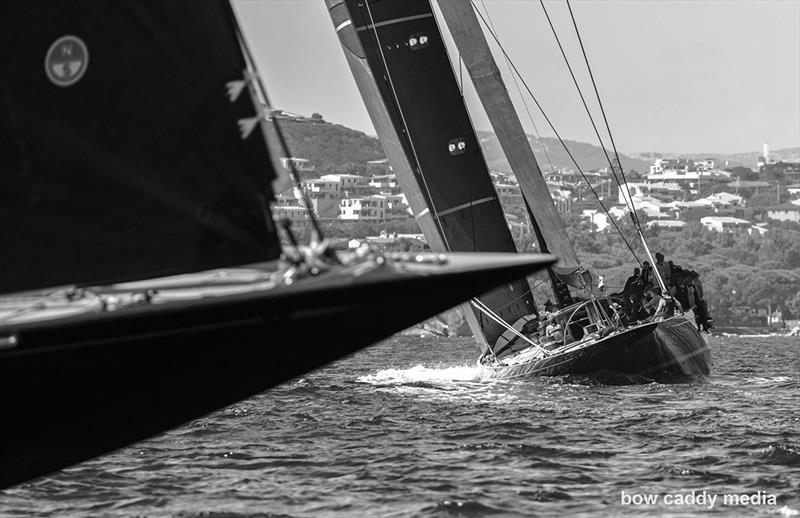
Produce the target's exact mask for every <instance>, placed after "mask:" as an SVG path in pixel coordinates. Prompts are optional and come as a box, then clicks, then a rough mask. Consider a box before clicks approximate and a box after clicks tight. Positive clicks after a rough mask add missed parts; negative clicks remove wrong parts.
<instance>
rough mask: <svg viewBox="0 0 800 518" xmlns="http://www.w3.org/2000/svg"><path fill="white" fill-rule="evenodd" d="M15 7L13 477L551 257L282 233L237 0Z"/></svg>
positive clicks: (412, 319) (7, 117) (7, 92)
mask: <svg viewBox="0 0 800 518" xmlns="http://www.w3.org/2000/svg"><path fill="white" fill-rule="evenodd" d="M0 17H2V19H3V20H4V22H5V23H4V24H3V31H0V121H1V122H2V134H3V138H2V140H0V223H1V224H0V242H2V246H3V253H2V266H1V267H0V394H2V409H3V426H2V427H0V487H6V486H9V485H13V484H17V483H20V482H23V481H25V480H29V479H31V478H33V477H36V476H40V475H43V474H46V473H48V472H50V471H53V470H56V469H59V468H62V467H65V466H68V465H70V464H73V463H76V462H80V461H82V460H85V459H88V458H90V457H93V456H96V455H99V454H101V453H104V452H107V451H110V450H113V449H116V448H119V447H121V446H124V445H127V444H130V443H133V442H135V441H137V440H140V439H143V438H146V437H148V436H151V435H153V434H156V433H159V432H162V431H164V430H167V429H169V428H171V427H175V426H177V425H180V424H182V423H185V422H187V421H189V420H191V419H194V418H197V417H200V416H202V415H204V414H207V413H208V412H211V411H213V410H216V409H219V408H221V407H223V406H225V405H229V404H231V403H234V402H235V401H238V400H241V399H243V398H246V397H249V396H251V395H253V394H256V393H258V392H261V391H264V390H265V389H267V388H269V387H271V386H274V385H276V384H278V383H281V382H283V381H286V380H288V379H291V378H292V377H295V376H297V375H299V374H302V373H304V372H307V371H309V370H311V369H314V368H316V367H319V366H321V365H324V364H326V363H328V362H330V361H333V360H335V359H338V358H341V357H343V356H345V355H347V354H350V353H352V352H354V351H357V350H358V349H360V348H362V347H365V346H367V345H369V344H371V343H373V342H375V341H377V340H380V339H382V338H384V337H387V336H389V335H390V334H392V333H395V332H397V331H400V330H402V329H404V328H406V327H408V326H410V325H412V324H414V323H416V322H418V321H420V320H423V319H425V318H428V317H430V316H432V315H434V314H436V313H439V312H441V311H443V310H445V309H447V308H449V307H452V306H453V305H455V304H458V303H461V302H463V301H465V300H468V299H469V298H470V297H472V296H475V295H478V294H480V293H482V292H485V291H487V290H489V289H491V288H493V287H495V286H498V285H505V284H506V283H509V282H516V281H515V279H517V278H519V277H521V276H524V275H525V274H527V273H530V272H532V271H535V270H536V269H539V268H541V267H543V266H546V265H548V264H550V263H552V261H553V258H552V257H550V256H546V255H539V256H534V257H530V256H519V255H509V254H496V255H486V254H484V255H478V254H460V255H459V254H454V255H446V254H439V253H429V254H414V255H410V256H388V255H381V254H378V253H375V252H374V251H371V250H368V249H364V250H360V251H358V252H357V253H351V254H337V253H335V252H333V251H331V250H330V249H328V248H327V247H326V242H325V240H324V238H323V236H321V234H320V233H319V231H318V229H317V231H316V235H317V239H316V241H315V242H314V243H313V245H314V246H313V247H312V248H311V249H310V250H303V249H301V248H300V247H298V246H297V243H296V242H294V243H293V244H291V245H285V246H282V245H281V242H280V239H279V234H278V230H277V229H276V224H275V222H274V221H273V219H272V216H271V213H270V207H269V204H270V201H271V200H273V198H274V189H273V183H274V182H276V181H277V180H278V179H279V176H280V175H279V171H280V169H279V166H277V165H276V164H275V162H276V160H277V158H279V157H280V156H281V154H284V155H285V156H291V154H289V153H288V152H287V149H286V148H285V146H284V145H283V144H285V143H282V142H281V140H282V137H281V136H280V132H279V131H278V132H277V137H276V132H275V131H274V130H275V129H278V128H277V127H275V128H273V127H271V126H270V124H271V123H270V121H268V120H267V119H268V113H269V112H268V107H265V103H266V101H267V97H266V91H265V90H264V89H263V87H262V85H261V82H260V80H259V79H258V73H257V71H256V70H255V67H254V64H253V61H252V59H251V57H250V55H249V53H248V51H247V46H246V44H245V40H244V37H243V35H242V34H241V32H240V29H239V24H238V22H237V20H236V17H235V14H234V11H233V9H232V7H231V5H230V4H229V2H228V1H226V0H214V1H211V0H209V1H205V2H190V1H188V0H180V1H172V2H158V3H156V2H145V1H136V0H127V1H124V2H105V1H100V0H97V1H88V2H81V3H79V4H75V3H73V2H67V1H61V0H59V1H52V0H32V1H28V2H4V3H3V5H2V7H1V8H0ZM281 148H282V149H281ZM294 179H295V181H297V180H298V178H297V177H296V176H295V178H294ZM309 218H310V221H311V224H314V220H313V214H309ZM288 231H289V236H288V237H289V241H290V242H291V241H292V240H293V237H292V236H291V230H290V229H289V230H288ZM422 293H425V296H424V297H421V296H420V294H422ZM387 294H391V295H390V296H387Z"/></svg>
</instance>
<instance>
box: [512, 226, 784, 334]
mask: <svg viewBox="0 0 800 518" xmlns="http://www.w3.org/2000/svg"><path fill="white" fill-rule="evenodd" d="M641 219H642V221H645V217H644V215H641ZM565 220H566V221H565V222H566V224H567V232H568V233H569V234H570V236H571V237H572V242H573V243H574V245H575V248H576V251H577V252H578V255H579V256H580V257H581V259H582V261H583V263H584V265H585V266H587V267H589V268H590V269H591V270H592V272H593V273H594V275H595V277H596V276H597V275H603V276H604V280H605V285H606V286H607V287H608V289H609V290H610V291H612V292H613V291H621V290H622V287H623V286H624V285H625V280H626V279H627V278H628V277H629V276H630V275H632V273H633V269H634V268H635V267H638V266H639V264H638V263H637V262H636V260H635V259H634V258H633V254H631V252H630V250H629V249H628V248H627V246H626V245H625V244H624V243H623V241H622V239H621V238H620V237H619V234H618V233H617V232H616V231H615V230H613V229H610V230H609V229H607V230H605V231H603V232H596V231H595V232H593V231H592V230H591V227H590V225H589V223H588V222H587V221H585V220H581V219H579V218H577V217H575V216H567V217H566V218H565ZM621 223H622V225H621V228H622V231H623V233H624V234H625V236H626V238H627V239H628V242H629V243H630V244H631V247H632V248H633V249H634V251H635V252H636V255H637V256H638V257H639V259H640V260H641V261H645V260H647V256H646V255H645V253H644V250H643V247H642V245H641V243H640V242H639V240H638V239H637V238H636V234H635V233H634V231H633V228H632V226H631V225H630V222H629V221H622V222H621ZM645 236H646V238H647V243H648V246H649V247H650V250H651V251H652V253H653V254H655V253H656V252H661V253H663V254H664V256H665V257H666V259H667V260H671V261H673V263H674V264H676V265H678V266H680V267H681V268H684V269H688V270H694V271H696V272H697V273H699V274H700V278H701V279H702V281H703V284H704V286H705V292H706V293H705V296H706V299H707V301H708V303H709V306H710V308H711V310H712V311H713V313H714V317H715V318H716V319H717V321H718V323H720V324H721V325H735V324H736V322H735V320H736V319H737V318H739V317H740V315H741V312H737V311H735V310H734V308H743V307H749V308H753V309H764V310H773V311H774V310H776V309H780V310H782V311H783V312H784V319H790V318H800V225H799V224H796V223H778V224H772V225H770V227H769V230H768V231H767V232H766V233H765V234H763V235H759V234H758V233H757V232H754V233H753V234H748V233H747V231H745V230H742V231H739V232H726V233H720V232H713V231H710V230H708V229H706V228H705V227H703V226H702V225H701V224H700V223H699V222H691V223H689V224H688V225H687V226H686V227H684V229H682V230H681V231H677V232H676V231H669V230H658V229H651V230H648V231H646V233H645ZM525 240H526V241H525V242H524V243H522V244H523V246H528V247H529V249H533V246H532V245H531V243H532V242H533V237H532V236H526V237H525Z"/></svg>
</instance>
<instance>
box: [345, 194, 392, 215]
mask: <svg viewBox="0 0 800 518" xmlns="http://www.w3.org/2000/svg"><path fill="white" fill-rule="evenodd" d="M339 218H340V219H348V220H363V221H383V220H384V219H386V198H384V197H383V196H380V195H373V196H365V197H363V198H343V199H342V200H340V201H339Z"/></svg>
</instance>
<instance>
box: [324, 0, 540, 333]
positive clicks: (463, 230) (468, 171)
mask: <svg viewBox="0 0 800 518" xmlns="http://www.w3.org/2000/svg"><path fill="white" fill-rule="evenodd" d="M326 2H327V4H328V7H329V9H330V14H331V18H332V19H333V22H334V26H335V27H336V30H337V33H338V35H339V38H340V41H341V43H342V47H343V48H344V51H345V55H346V57H347V61H348V63H349V64H350V68H351V70H352V72H353V75H354V76H355V78H356V83H357V84H358V87H359V90H360V92H361V95H362V97H363V98H364V101H365V103H366V105H367V110H368V111H369V114H370V117H371V118H372V121H373V124H374V126H375V129H376V130H377V132H378V136H379V137H380V139H381V143H382V145H383V147H384V150H385V152H386V154H387V156H388V158H389V160H390V161H391V163H392V166H393V168H394V171H395V173H396V174H397V177H398V180H399V181H400V184H401V186H402V188H403V192H404V193H405V194H406V197H407V198H408V201H409V205H410V206H411V209H412V210H413V211H414V214H415V215H416V217H417V221H418V222H419V224H420V227H421V228H422V230H423V232H424V233H425V236H426V238H427V239H428V242H429V244H430V245H431V247H432V248H434V249H438V250H449V251H482V252H516V248H515V245H514V241H513V239H512V237H511V233H510V231H509V230H508V227H507V224H506V220H505V217H504V215H503V211H502V207H501V206H500V202H499V200H498V198H497V193H496V191H495V189H494V185H493V184H492V181H491V177H490V176H489V172H488V170H487V168H486V163H485V161H484V158H483V154H482V152H481V148H480V144H479V142H478V139H477V137H476V135H475V131H474V129H473V128H472V124H471V122H470V120H469V115H468V114H467V111H466V108H465V106H464V102H463V99H462V96H461V92H460V91H459V89H458V84H457V83H456V80H455V77H454V75H453V70H452V67H451V66H450V61H449V58H448V56H447V52H446V49H445V45H444V42H443V40H442V36H441V34H440V32H439V29H438V27H437V25H436V21H435V19H434V17H433V11H432V9H431V5H430V3H429V2H428V0H404V1H402V2H380V1H379V2H363V1H359V0H326ZM481 301H482V302H483V303H484V304H486V305H487V306H488V307H489V308H491V310H492V311H494V312H495V313H497V315H499V316H500V317H501V318H502V319H503V320H504V321H505V322H508V323H511V324H513V323H514V322H516V321H517V320H518V319H520V318H522V317H523V316H526V315H530V314H532V313H535V312H536V309H535V305H534V302H533V298H532V296H531V294H530V289H529V287H528V285H527V282H526V281H525V280H520V281H517V282H514V283H511V284H509V285H507V286H505V287H504V288H501V289H498V290H495V291H493V292H491V293H489V294H487V295H485V296H482V297H481ZM465 316H466V317H467V318H468V321H470V326H471V327H472V329H473V332H474V333H475V334H476V335H478V336H480V335H483V336H485V338H486V341H487V342H488V343H489V344H494V343H495V341H496V340H497V338H498V337H499V336H500V335H501V334H502V333H503V332H504V331H505V328H504V327H503V326H502V325H500V324H498V323H497V322H495V321H494V320H493V319H491V318H486V317H485V316H484V315H483V313H480V312H476V313H475V314H474V315H473V314H471V312H465Z"/></svg>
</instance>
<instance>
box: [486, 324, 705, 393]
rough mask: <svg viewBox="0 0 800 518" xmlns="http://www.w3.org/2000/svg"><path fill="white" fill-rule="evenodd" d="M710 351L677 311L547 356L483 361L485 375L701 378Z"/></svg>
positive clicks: (516, 376) (492, 377) (490, 376)
mask: <svg viewBox="0 0 800 518" xmlns="http://www.w3.org/2000/svg"><path fill="white" fill-rule="evenodd" d="M710 364H711V353H710V351H709V348H708V345H707V344H706V342H705V340H704V339H703V337H702V336H701V335H700V333H698V332H697V330H696V329H695V328H694V323H693V322H692V321H691V320H689V319H687V318H685V317H683V316H677V317H673V318H670V319H667V320H664V321H662V322H657V323H649V324H644V325H641V326H637V327H634V328H631V329H628V330H626V331H624V332H622V333H619V334H615V335H611V336H609V337H607V338H603V339H600V340H596V341H592V342H586V343H584V344H580V345H576V346H575V347H566V348H564V350H563V351H556V354H552V355H551V356H548V357H546V358H539V359H532V360H530V361H526V362H519V363H513V364H510V365H502V364H500V365H482V366H481V367H482V372H483V376H484V377H485V378H489V379H495V378H521V377H528V376H559V375H564V374H590V373H595V372H599V371H613V372H618V373H623V374H628V375H632V376H644V377H647V378H649V379H660V380H679V379H686V378H692V379H698V378H700V379H702V378H705V377H706V376H708V374H709V372H710Z"/></svg>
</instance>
